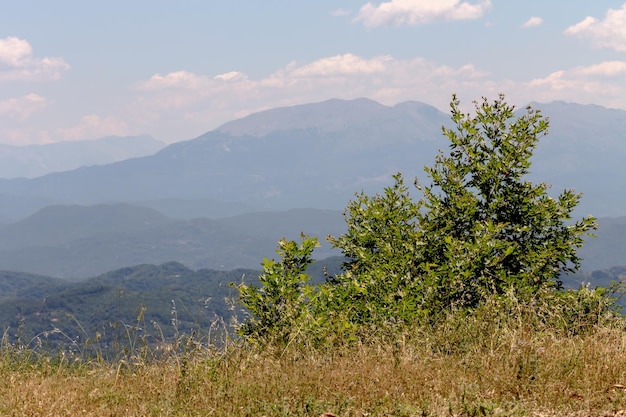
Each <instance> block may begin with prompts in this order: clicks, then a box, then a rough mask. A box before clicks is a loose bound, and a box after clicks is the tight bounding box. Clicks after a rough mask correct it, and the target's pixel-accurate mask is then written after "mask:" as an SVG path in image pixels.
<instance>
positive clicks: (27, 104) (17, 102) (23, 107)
mask: <svg viewBox="0 0 626 417" xmlns="http://www.w3.org/2000/svg"><path fill="white" fill-rule="evenodd" d="M46 105H47V101H46V99H45V98H43V97H42V96H40V95H38V94H34V93H31V94H27V95H25V96H22V97H17V98H10V99H8V100H3V101H0V117H3V118H7V119H10V120H13V121H17V122H23V121H25V120H26V119H28V118H29V117H30V116H31V115H32V114H33V113H36V112H38V111H41V110H42V109H44V108H45V107H46Z"/></svg>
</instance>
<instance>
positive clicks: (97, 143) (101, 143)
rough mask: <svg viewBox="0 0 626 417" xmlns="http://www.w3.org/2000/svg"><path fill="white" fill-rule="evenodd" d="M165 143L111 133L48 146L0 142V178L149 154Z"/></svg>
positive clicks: (106, 162)
mask: <svg viewBox="0 0 626 417" xmlns="http://www.w3.org/2000/svg"><path fill="white" fill-rule="evenodd" d="M165 146H166V145H165V143H163V142H159V141H157V140H156V139H153V138H152V137H150V136H147V135H143V136H125V137H121V136H110V137H106V138H101V139H96V140H89V141H75V142H59V143H51V144H47V145H28V146H12V145H3V144H0V178H34V177H40V176H42V175H46V174H50V173H52V172H59V171H69V170H72V169H76V168H79V167H82V166H91V165H103V164H110V163H112V162H117V161H122V160H125V159H129V158H136V157H140V156H146V155H152V154H154V153H155V152H157V151H158V150H160V149H162V148H164V147H165Z"/></svg>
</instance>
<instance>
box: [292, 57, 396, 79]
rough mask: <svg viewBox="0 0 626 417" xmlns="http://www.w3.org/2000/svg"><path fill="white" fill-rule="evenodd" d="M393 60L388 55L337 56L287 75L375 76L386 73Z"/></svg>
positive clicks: (305, 66)
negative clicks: (368, 56) (371, 56)
mask: <svg viewBox="0 0 626 417" xmlns="http://www.w3.org/2000/svg"><path fill="white" fill-rule="evenodd" d="M391 60H392V58H391V57H390V56H388V55H386V56H379V57H375V58H372V59H363V58H361V57H359V56H356V55H353V54H344V55H335V56H332V57H329V58H323V59H320V60H317V61H315V62H312V63H310V64H307V65H304V66H302V67H295V68H292V69H290V70H288V71H287V73H288V74H289V75H290V76H293V77H311V76H333V75H355V74H373V73H380V72H383V71H385V69H386V63H388V62H389V61H391ZM293 65H294V66H295V64H293Z"/></svg>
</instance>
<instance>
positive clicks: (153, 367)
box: [0, 327, 626, 417]
mask: <svg viewBox="0 0 626 417" xmlns="http://www.w3.org/2000/svg"><path fill="white" fill-rule="evenodd" d="M455 346H457V347H459V346H460V347H462V348H461V349H454V347H455ZM11 355H12V354H11V353H10V352H9V353H6V352H5V353H4V354H3V355H2V356H1V357H0V378H2V381H3V382H4V383H3V384H1V385H0V415H2V416H175V415H185V416H211V415H214V416H319V415H321V414H322V413H324V412H330V413H333V414H334V415H336V416H338V417H339V416H429V415H432V416H456V415H459V416H479V415H519V416H526V415H535V416H543V415H546V416H548V415H554V416H556V415H559V416H561V415H572V416H604V415H622V414H624V413H623V412H622V411H621V410H624V409H626V392H625V390H626V387H623V386H622V384H623V385H626V333H625V332H624V331H622V330H620V329H616V328H610V327H603V328H598V329H596V330H595V331H593V332H591V333H589V334H586V335H583V336H577V337H570V338H568V337H564V336H559V335H558V334H555V333H549V332H532V333H530V332H525V331H523V330H519V329H517V330H510V329H509V330H503V331H499V332H497V333H491V334H490V335H489V336H488V337H483V338H482V339H481V340H475V341H474V342H468V341H467V340H465V341H463V343H462V344H459V343H458V341H457V340H454V338H452V337H451V334H446V333H445V332H442V333H440V334H433V333H425V332H424V333H420V332H413V333H407V334H405V335H404V337H398V338H395V339H393V341H392V342H389V343H386V342H380V341H379V342H376V343H371V344H368V345H366V344H362V345H358V346H352V347H350V348H345V347H341V348H340V347H336V348H326V349H310V348H303V347H300V348H288V349H286V350H264V351H261V350H259V349H252V348H244V347H237V346H230V347H229V348H228V349H226V350H225V351H216V350H215V349H209V348H207V347H204V348H200V347H199V346H196V347H195V348H194V349H193V350H190V351H187V352H183V353H179V354H176V355H172V356H170V357H169V358H167V359H163V360H159V361H154V360H149V361H148V360H145V361H144V360H137V361H136V363H132V364H129V363H127V362H126V361H121V360H118V361H116V362H115V363H105V362H102V361H100V362H98V361H93V362H81V361H77V362H75V363H71V364H68V363H67V362H66V361H56V363H55V361H48V360H45V359H42V358H39V359H37V360H35V361H34V362H28V361H26V360H15V358H14V357H12V356H11Z"/></svg>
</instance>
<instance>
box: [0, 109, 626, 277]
mask: <svg viewBox="0 0 626 417" xmlns="http://www.w3.org/2000/svg"><path fill="white" fill-rule="evenodd" d="M534 106H535V107H538V108H540V109H541V110H542V111H543V113H544V115H546V116H548V117H550V120H551V127H550V133H549V135H548V136H547V137H545V138H544V139H542V140H541V142H540V145H539V148H538V150H537V152H536V155H535V157H534V164H533V167H532V174H531V178H532V179H533V180H535V181H546V182H548V183H552V184H553V185H554V192H555V193H556V192H559V191H561V190H562V189H564V188H574V189H576V190H577V191H581V192H583V193H584V197H583V200H582V203H581V206H580V209H578V210H577V215H583V214H588V213H592V214H594V215H596V216H599V217H607V218H608V217H609V216H620V215H626V193H624V192H623V186H622V184H624V183H626V171H625V170H623V169H622V168H621V159H622V156H623V155H624V154H625V152H624V151H626V133H625V132H626V112H624V111H620V110H611V109H606V108H602V107H599V106H592V105H578V104H570V103H564V102H554V103H548V104H535V105H534ZM448 124H449V116H448V115H447V114H445V113H443V112H441V111H439V110H437V109H436V108H434V107H432V106H429V105H427V104H424V103H420V102H414V101H413V102H405V103H400V104H398V105H396V106H384V105H381V104H379V103H377V102H375V101H372V100H369V99H356V100H328V101H325V102H322V103H314V104H307V105H302V106H293V107H286V108H279V109H272V110H268V111H265V112H261V113H257V114H253V115H250V116H248V117H245V118H242V119H239V120H235V121H232V122H229V123H226V124H224V125H222V126H220V127H219V128H217V129H215V130H214V131H211V132H207V133H206V134H204V135H202V136H200V137H198V138H196V139H193V140H189V141H185V142H179V143H175V144H172V145H170V146H167V147H165V148H163V149H161V150H160V151H158V152H157V153H155V154H154V155H150V156H144V157H139V158H133V159H127V160H124V161H120V162H115V163H111V164H108V165H99V166H90V167H81V168H78V169H75V170H71V171H66V172H58V173H53V174H48V175H45V176H42V177H38V178H33V179H4V180H0V219H4V222H5V223H6V224H5V225H4V226H3V227H2V228H1V229H0V270H2V269H15V270H20V271H27V272H35V273H39V274H44V275H53V276H62V277H68V278H73V279H79V278H86V277H87V276H93V275H96V274H98V273H103V272H106V271H107V270H110V269H113V268H118V267H121V266H126V265H132V264H136V263H161V262H166V261H179V262H182V263H184V264H185V265H187V266H188V267H192V268H193V267H195V268H198V267H207V268H216V269H222V268H234V267H248V268H254V267H258V265H259V263H260V261H261V259H262V257H263V256H272V255H273V249H274V247H275V244H276V241H277V240H278V239H280V238H281V237H283V236H285V235H288V237H290V238H296V237H297V235H298V234H299V233H300V232H305V233H309V234H316V235H318V236H319V237H321V238H322V239H323V237H324V236H325V235H327V234H339V233H341V232H342V230H343V229H342V227H345V226H344V225H343V222H342V220H341V215H340V210H342V209H343V208H345V206H346V204H347V202H348V200H349V199H350V198H352V197H353V195H354V193H355V192H359V191H361V190H364V191H366V192H367V193H373V192H376V191H380V190H382V188H383V187H384V186H385V185H388V184H390V183H391V181H392V179H391V175H392V174H393V173H395V172H398V171H401V172H403V173H404V175H405V177H406V178H407V179H411V178H413V177H414V176H418V177H419V178H420V179H421V180H422V181H425V180H426V178H425V177H424V174H423V167H424V166H425V165H432V164H433V161H434V158H435V156H436V154H437V152H438V150H439V149H445V148H446V147H447V146H448V144H447V141H446V139H445V138H444V137H443V136H442V134H441V126H442V125H448ZM414 195H415V196H416V197H418V196H419V193H418V192H417V190H415V191H414ZM77 205H81V206H90V207H77ZM49 206H54V207H49ZM91 206H93V207H91ZM46 207H48V208H46ZM294 208H306V209H307V210H291V209H294ZM41 209H43V210H42V211H41V212H38V211H39V210H41ZM263 211H265V212H267V211H274V212H278V214H276V213H274V214H268V213H262V214H259V213H257V212H263ZM246 213H247V214H246ZM253 213H256V214H253ZM29 216H31V217H29ZM232 216H237V217H232ZM227 217H232V218H231V219H227ZM602 223H605V224H613V223H611V220H608V219H607V220H604V221H603V222H602ZM612 227H613V226H612ZM615 227H617V226H615ZM598 234H599V235H600V236H603V235H607V236H608V234H606V233H605V232H604V230H601V231H600V232H599V233H598ZM625 235H626V234H625ZM618 240H619V239H618ZM597 242H598V243H596V242H594V241H591V242H589V243H588V246H589V248H585V249H584V250H585V251H589V252H588V253H590V254H591V253H594V254H595V255H594V256H593V258H594V262H593V263H591V262H590V263H589V264H588V265H593V268H601V267H610V266H613V265H617V264H623V263H626V261H622V260H621V258H622V254H623V253H625V250H624V248H625V247H626V243H624V244H622V243H619V242H613V245H612V247H611V248H610V249H608V250H607V249H594V245H600V246H596V247H602V240H601V239H597ZM620 245H621V246H620ZM320 253H321V254H320V255H318V256H320V257H321V256H322V255H329V254H332V252H329V251H328V250H327V248H326V249H324V250H322V251H321V252H320ZM598 253H602V254H603V255H602V256H599V255H597V254H598ZM598 259H603V261H602V262H595V261H596V260H598ZM616 262H618V263H616Z"/></svg>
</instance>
